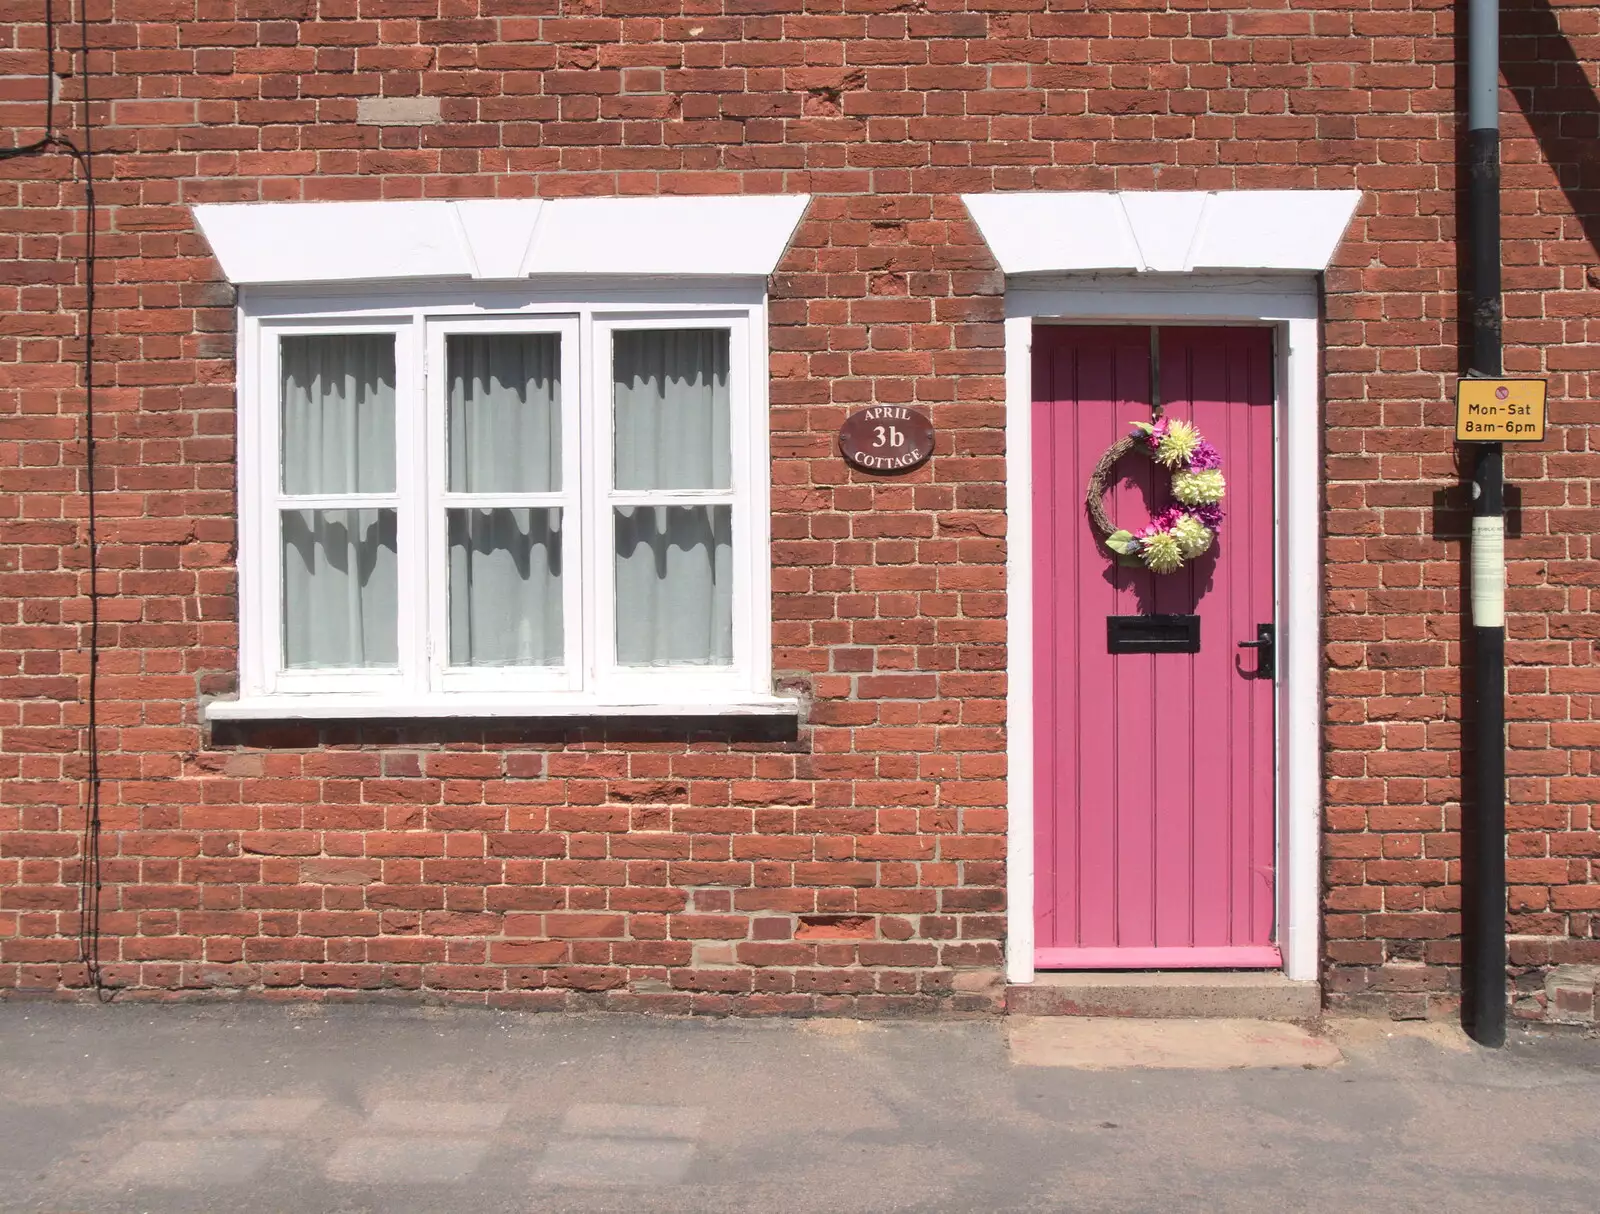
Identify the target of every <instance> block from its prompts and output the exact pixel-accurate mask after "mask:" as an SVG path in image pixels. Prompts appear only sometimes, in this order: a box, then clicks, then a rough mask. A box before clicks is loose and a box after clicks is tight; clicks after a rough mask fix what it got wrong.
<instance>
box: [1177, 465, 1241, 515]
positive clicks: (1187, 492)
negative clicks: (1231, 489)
mask: <svg viewBox="0 0 1600 1214" xmlns="http://www.w3.org/2000/svg"><path fill="white" fill-rule="evenodd" d="M1227 491H1228V482H1227V481H1225V480H1223V478H1222V473H1221V472H1220V471H1219V470H1217V469H1216V468H1207V469H1206V470H1205V471H1203V472H1176V473H1174V474H1173V476H1172V496H1173V497H1175V498H1177V499H1178V500H1179V501H1180V502H1182V503H1183V504H1184V505H1185V506H1210V505H1214V504H1215V503H1217V502H1220V501H1221V500H1222V496H1223V494H1225V493H1226V492H1227Z"/></svg>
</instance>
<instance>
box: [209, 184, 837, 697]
mask: <svg viewBox="0 0 1600 1214" xmlns="http://www.w3.org/2000/svg"><path fill="white" fill-rule="evenodd" d="M805 202H806V200H805V199H804V198H753V199H752V198H734V199H722V198H712V199H600V200H573V201H571V202H568V201H566V200H561V201H556V202H549V203H542V202H511V201H508V202H499V201H485V202H422V203H328V204H292V203H285V204H277V203H272V204H260V205H245V206H232V205H229V206H207V207H198V208H196V211H197V214H198V215H199V218H200V222H201V225H202V227H203V229H204V231H205V233H206V235H207V237H208V239H210V240H211V242H212V245H213V248H214V249H215V250H216V252H217V255H218V259H219V261H220V262H221V263H222V266H223V268H224V270H225V271H226V272H227V273H228V275H229V277H230V279H231V280H232V281H234V282H236V283H238V284H240V285H242V286H245V287H247V288H261V290H259V291H258V290H254V289H249V290H245V291H242V292H241V295H240V307H239V318H238V320H239V359H238V367H239V410H238V415H239V529H240V531H239V596H240V692H239V697H238V698H237V699H234V700H216V701H212V702H211V703H209V704H208V705H207V707H206V713H207V716H208V717H210V718H211V719H214V720H252V719H294V718H320V719H332V718H402V717H426V716H473V717H506V716H529V717H535V716H565V715H619V716H623V715H627V716H658V715H674V716H695V715H702V716H703V715H719V716H751V715H773V714H793V713H795V712H796V711H797V709H798V705H797V703H796V701H795V700H794V699H792V698H790V697H783V696H778V695H775V694H774V693H773V691H772V676H771V631H772V624H771V619H772V615H771V589H770V538H769V537H770V520H769V517H768V504H767V503H768V495H769V471H768V464H769V455H768V451H769V447H768V439H767V375H768V371H767V338H766V300H765V291H764V284H765V277H766V275H767V274H769V273H770V272H771V270H772V269H773V268H774V267H775V266H776V263H777V260H778V258H779V257H780V256H781V255H782V252H783V249H784V247H785V246H786V245H787V242H788V240H789V238H790V236H791V234H792V232H793V229H794V227H795V225H796V224H797V223H798V221H799V218H800V214H801V212H802V211H803V209H804V206H805ZM385 280H387V281H385ZM396 280H400V281H396ZM485 280H489V281H485ZM330 284H332V285H336V286H337V287H338V289H337V291H334V292H330V291H329V289H328V288H329V286H330ZM297 287H303V288H304V290H303V291H302V290H297V289H296V288H297Z"/></svg>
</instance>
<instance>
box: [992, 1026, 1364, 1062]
mask: <svg viewBox="0 0 1600 1214" xmlns="http://www.w3.org/2000/svg"><path fill="white" fill-rule="evenodd" d="M1007 1029H1008V1041H1009V1044H1010V1047H1011V1061H1012V1062H1013V1063H1015V1064H1017V1065H1018V1066H1061V1067H1076V1068H1078V1069H1080V1070H1089V1071H1107V1070H1119V1069H1128V1068H1151V1069H1161V1070H1185V1071H1225V1070H1234V1069H1237V1068H1243V1067H1326V1066H1333V1065H1334V1064H1335V1063H1338V1062H1339V1061H1341V1060H1342V1055H1341V1054H1340V1053H1339V1047H1338V1046H1336V1045H1334V1044H1333V1042H1331V1041H1329V1040H1328V1039H1327V1038H1324V1037H1318V1036H1315V1035H1313V1034H1312V1033H1309V1032H1307V1031H1306V1030H1305V1029H1303V1028H1300V1027H1299V1026H1297V1025H1294V1024H1286V1023H1283V1022H1281V1021H1275V1020H1176V1019H1161V1020H1131V1019H1126V1018H1122V1017H1117V1018H1110V1017H1095V1016H1041V1017H1021V1016H1018V1017H1012V1018H1011V1019H1010V1021H1009V1022H1008V1024H1007Z"/></svg>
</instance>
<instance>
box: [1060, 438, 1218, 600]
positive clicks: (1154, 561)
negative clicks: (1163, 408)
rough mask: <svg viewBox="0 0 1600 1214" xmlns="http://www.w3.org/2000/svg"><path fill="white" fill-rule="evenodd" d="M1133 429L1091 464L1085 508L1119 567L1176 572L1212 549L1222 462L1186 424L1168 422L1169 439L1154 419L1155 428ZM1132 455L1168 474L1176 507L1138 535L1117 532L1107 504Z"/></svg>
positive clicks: (1157, 571) (1153, 521)
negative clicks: (1115, 474)
mask: <svg viewBox="0 0 1600 1214" xmlns="http://www.w3.org/2000/svg"><path fill="white" fill-rule="evenodd" d="M1134 430H1135V433H1134V434H1130V435H1128V436H1126V437H1124V438H1120V439H1118V440H1117V441H1116V442H1114V443H1112V444H1111V446H1110V447H1109V448H1107V449H1106V452H1105V454H1104V455H1102V456H1101V457H1100V458H1099V460H1097V461H1096V462H1095V466H1094V471H1093V472H1091V473H1090V474H1089V487H1088V489H1087V491H1086V492H1085V493H1084V506H1085V507H1086V508H1087V509H1088V512H1089V520H1090V522H1092V523H1093V524H1094V527H1095V530H1096V531H1098V532H1099V533H1100V542H1101V543H1102V544H1103V545H1105V547H1106V548H1107V549H1108V550H1110V551H1111V552H1114V553H1115V554H1116V556H1117V560H1118V562H1119V563H1120V564H1124V565H1132V566H1143V567H1145V568H1148V569H1149V570H1151V572H1153V573H1174V572H1176V571H1177V570H1179V569H1181V568H1182V567H1183V565H1184V563H1185V562H1187V561H1190V560H1193V559H1194V558H1196V557H1198V556H1200V555H1202V554H1203V553H1205V552H1206V551H1208V550H1209V549H1210V548H1211V544H1212V541H1213V540H1215V538H1216V535H1217V531H1218V529H1219V528H1220V526H1221V524H1222V508H1221V501H1222V495H1223V492H1224V490H1225V488H1226V482H1225V481H1224V480H1223V477H1222V472H1221V470H1220V468H1221V463H1222V461H1221V457H1220V456H1219V455H1218V453H1217V450H1216V448H1215V447H1213V446H1212V445H1211V444H1210V443H1207V442H1205V441H1204V440H1203V439H1201V437H1200V435H1199V432H1198V431H1196V430H1195V429H1194V427H1193V426H1192V425H1190V424H1189V423H1187V422H1175V423H1171V433H1170V434H1169V432H1168V423H1167V422H1166V421H1164V420H1163V419H1162V417H1161V416H1160V415H1159V414H1157V415H1156V420H1155V421H1154V422H1153V423H1150V424H1146V423H1143V422H1136V423H1135V424H1134ZM1130 451H1137V452H1139V454H1141V455H1143V456H1144V457H1145V458H1146V459H1148V460H1150V461H1151V462H1152V463H1154V464H1156V465H1157V466H1159V467H1162V468H1164V469H1170V470H1171V472H1172V476H1173V486H1172V487H1173V497H1174V499H1175V500H1176V502H1177V503H1178V504H1176V505H1174V506H1171V507H1169V508H1168V509H1166V510H1164V511H1162V512H1161V514H1159V515H1157V516H1156V517H1155V518H1153V519H1151V520H1150V525H1149V526H1147V527H1145V528H1144V529H1143V530H1141V531H1140V532H1138V533H1137V534H1135V533H1133V532H1131V531H1126V530H1123V529H1121V528H1119V527H1118V526H1117V524H1116V523H1115V522H1113V521H1112V519H1111V516H1110V515H1109V514H1107V513H1106V505H1105V494H1106V485H1107V484H1108V482H1109V481H1110V480H1111V471H1112V469H1113V468H1115V467H1116V466H1117V464H1118V462H1119V461H1121V459H1122V457H1123V456H1125V455H1127V454H1128V453H1129V452H1130Z"/></svg>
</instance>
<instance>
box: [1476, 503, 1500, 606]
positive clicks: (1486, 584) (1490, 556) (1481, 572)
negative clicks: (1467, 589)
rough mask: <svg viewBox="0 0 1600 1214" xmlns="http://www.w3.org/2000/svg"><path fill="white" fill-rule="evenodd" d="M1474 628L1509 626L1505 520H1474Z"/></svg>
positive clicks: (1493, 518) (1491, 518)
mask: <svg viewBox="0 0 1600 1214" xmlns="http://www.w3.org/2000/svg"><path fill="white" fill-rule="evenodd" d="M1472 624H1473V627H1475V628H1504V627H1505V626H1506V520H1505V518H1504V517H1503V516H1494V517H1483V516H1479V517H1477V518H1475V519H1473V520H1472Z"/></svg>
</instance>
